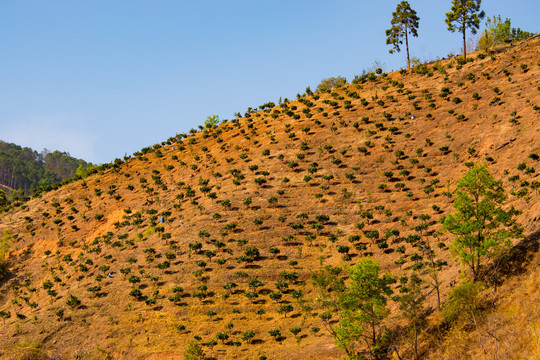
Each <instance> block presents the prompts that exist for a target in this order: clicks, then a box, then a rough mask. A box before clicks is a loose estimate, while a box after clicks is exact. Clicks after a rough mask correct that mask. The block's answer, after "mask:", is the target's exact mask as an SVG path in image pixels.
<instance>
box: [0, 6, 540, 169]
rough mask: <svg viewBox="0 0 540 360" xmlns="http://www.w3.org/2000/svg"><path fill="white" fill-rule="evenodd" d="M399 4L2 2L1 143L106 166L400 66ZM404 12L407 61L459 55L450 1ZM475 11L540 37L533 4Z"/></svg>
mask: <svg viewBox="0 0 540 360" xmlns="http://www.w3.org/2000/svg"><path fill="white" fill-rule="evenodd" d="M397 3H398V1H390V0H380V1H359V0H356V1H352V0H334V1H328V0H327V1H318V0H310V1H308V0H296V1H295V0H289V1H282V0H273V1H256V0H249V1H247V0H246V1H244V0H228V1H224V0H219V1H203V0H200V1H180V0H177V1H172V0H171V1H166V0H152V1H149V0H147V1H142V0H86V1H82V0H81V1H73V0H48V1H43V0H36V1H30V0H0V50H1V53H0V99H1V106H0V140H4V141H8V142H15V143H17V144H20V145H23V146H29V147H32V148H34V149H36V150H38V151H39V150H41V149H43V148H44V147H46V148H48V149H51V150H53V149H54V150H61V151H68V152H69V153H70V154H71V155H73V156H76V157H80V158H83V159H85V160H87V161H92V162H94V163H104V162H109V161H112V160H114V158H116V157H119V158H121V157H123V156H124V155H125V154H126V153H127V154H132V153H133V152H135V151H137V150H140V149H141V148H142V147H145V146H149V145H153V144H155V143H158V142H161V141H164V140H166V139H167V138H169V137H170V136H174V135H176V134H177V133H184V132H188V131H189V129H191V128H196V127H197V125H199V124H202V123H203V122H204V119H205V118H206V116H208V115H211V114H217V115H219V117H220V118H221V119H231V118H232V117H233V114H234V113H235V112H241V113H244V111H245V110H246V109H247V107H249V106H258V105H261V104H263V103H266V102H268V101H274V102H277V100H278V99H279V98H280V97H283V98H285V97H288V98H295V97H296V94H297V93H302V92H303V91H304V89H305V88H306V86H311V88H312V89H314V88H315V87H316V86H317V84H318V83H319V82H320V80H321V79H324V78H328V77H330V76H337V75H341V76H345V77H347V79H349V80H350V79H352V78H353V77H354V75H355V74H361V73H362V71H363V70H365V69H369V68H372V67H373V65H374V62H375V61H379V62H381V63H383V64H384V65H385V66H384V67H385V70H387V71H390V70H392V69H394V70H397V69H399V68H401V67H403V66H405V51H404V49H403V50H402V52H401V53H397V54H393V55H391V54H389V53H388V50H389V49H390V46H389V45H386V40H385V39H386V37H385V33H384V32H385V29H387V28H389V27H390V20H391V17H392V11H394V10H395V8H396V4H397ZM409 3H410V4H411V7H412V8H413V9H415V10H416V11H417V12H418V16H419V17H420V27H419V30H418V32H419V37H418V38H414V39H412V40H411V41H410V47H411V56H415V57H419V58H421V59H425V60H432V59H436V58H437V57H445V56H447V55H448V54H449V53H452V52H453V53H459V51H460V50H461V38H460V35H459V34H457V33H451V32H449V31H447V30H446V24H445V23H444V17H445V12H447V11H449V9H450V7H451V1H450V0H437V1H433V0H421V1H420V0H419V1H414V0H411V1H409ZM482 8H483V9H484V10H485V11H486V13H487V15H489V16H492V15H499V14H500V15H501V16H502V17H503V18H506V17H508V18H510V19H511V20H512V25H513V26H514V27H520V28H522V29H523V30H527V31H531V32H539V31H540V30H539V29H538V24H539V22H538V16H539V15H540V11H538V9H539V7H538V3H537V1H534V0H530V1H529V0H527V1H525V0H523V1H520V0H516V1H502V0H492V1H489V0H484V1H483V2H482Z"/></svg>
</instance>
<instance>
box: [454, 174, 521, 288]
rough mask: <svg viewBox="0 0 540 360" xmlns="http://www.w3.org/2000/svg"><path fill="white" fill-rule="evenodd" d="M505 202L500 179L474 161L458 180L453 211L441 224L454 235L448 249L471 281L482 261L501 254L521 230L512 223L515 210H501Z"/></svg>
mask: <svg viewBox="0 0 540 360" xmlns="http://www.w3.org/2000/svg"><path fill="white" fill-rule="evenodd" d="M505 201H506V195H505V194H504V190H503V188H502V181H501V180H495V178H494V177H493V176H492V175H491V174H490V173H489V170H488V168H487V166H485V165H478V164H476V165H475V166H474V167H473V168H472V169H470V170H469V171H468V172H467V173H466V174H465V176H463V178H462V179H461V180H459V181H458V184H457V197H456V200H455V201H454V204H453V206H454V208H455V209H456V212H455V213H453V214H451V215H448V216H447V217H446V219H445V221H444V227H445V229H446V230H448V231H449V232H450V233H451V234H453V235H455V239H454V241H453V243H452V246H451V247H450V250H451V251H452V252H453V253H454V254H455V255H456V256H457V257H459V259H460V260H461V262H462V263H463V264H464V265H465V266H467V267H468V268H469V270H470V271H471V274H472V277H473V281H476V280H477V279H478V276H479V269H480V265H481V264H482V261H483V260H485V258H494V257H496V256H498V255H500V254H501V251H504V249H505V248H508V247H509V246H510V239H511V238H516V237H519V236H520V235H521V233H522V231H523V229H522V228H521V227H519V226H518V225H517V224H516V223H515V219H514V216H515V215H517V211H516V210H514V208H513V207H512V208H510V209H509V210H504V209H503V204H504V202H505Z"/></svg>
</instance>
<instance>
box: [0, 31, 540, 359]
mask: <svg viewBox="0 0 540 360" xmlns="http://www.w3.org/2000/svg"><path fill="white" fill-rule="evenodd" d="M539 53H540V39H539V38H533V39H531V40H529V41H527V42H524V43H521V44H517V45H515V46H510V47H508V48H506V49H504V50H502V51H501V52H499V53H496V54H493V55H490V54H488V55H487V56H485V57H484V56H479V54H472V55H471V58H473V59H474V61H471V62H467V63H466V64H463V65H458V62H457V59H456V58H452V59H447V60H440V61H436V62H433V63H429V64H425V65H423V66H420V67H418V68H417V69H416V72H414V73H412V74H400V73H399V72H395V73H390V74H386V75H385V74H383V75H380V76H378V77H375V78H371V79H370V78H367V77H365V78H363V80H361V81H359V82H358V83H356V84H350V85H346V86H344V87H341V88H334V89H333V90H332V92H331V93H322V94H318V95H315V96H312V95H306V96H304V97H303V98H301V99H299V100H295V101H290V102H287V103H285V104H281V105H278V106H276V107H273V108H265V109H263V110H261V111H259V112H255V113H251V114H248V116H247V117H243V118H241V119H238V120H234V121H230V122H227V123H225V124H221V125H219V126H217V127H216V128H214V129H207V130H205V131H202V132H199V133H197V134H195V135H193V136H189V137H188V138H186V139H182V140H181V139H180V137H175V138H171V139H169V141H167V142H166V143H163V144H161V145H155V146H154V147H153V148H148V149H145V150H144V151H142V152H141V153H137V154H135V156H133V157H131V158H129V159H127V160H126V161H125V162H124V163H122V164H120V163H117V164H116V165H115V166H114V167H112V168H110V169H108V170H106V171H103V172H101V173H99V174H96V175H92V176H90V177H88V178H86V179H84V180H79V181H76V182H73V183H71V184H68V185H65V186H63V187H61V188H60V189H59V190H57V191H52V192H49V193H46V194H43V195H42V196H41V197H39V198H34V199H32V200H30V201H28V202H26V203H24V204H15V205H17V206H15V207H14V208H12V209H10V210H9V211H8V212H6V213H4V214H2V215H1V218H0V231H1V232H2V233H3V234H4V239H9V241H10V249H9V253H8V256H9V258H8V259H9V267H10V273H9V275H8V277H7V278H6V279H5V280H4V281H3V282H2V283H1V285H0V296H1V297H0V310H2V311H4V313H5V314H7V313H8V312H9V314H11V317H9V318H6V319H5V321H4V320H2V321H1V322H0V333H1V334H2V335H1V336H0V344H1V346H0V357H2V358H19V357H24V356H27V357H29V358H30V357H32V356H33V357H35V358H47V357H50V358H107V357H110V358H114V359H117V358H118V359H132V358H149V359H163V358H170V359H183V353H184V350H185V349H186V347H187V344H188V343H189V342H190V341H191V340H193V339H194V337H200V343H206V344H207V345H208V343H209V342H211V341H212V340H216V342H217V344H216V345H215V346H212V343H210V344H209V345H210V346H205V347H204V349H205V352H206V354H207V356H209V357H214V358H217V359H232V358H243V359H257V358H259V357H260V356H262V355H264V356H266V357H267V358H268V359H323V358H324V359H339V358H340V357H341V356H343V354H344V353H343V352H341V351H340V350H338V349H337V348H336V346H335V345H334V342H333V339H332V338H331V336H330V335H329V334H328V332H327V331H326V330H325V327H324V323H323V322H322V320H321V319H320V318H319V317H318V314H319V310H318V309H317V307H316V306H315V304H314V303H313V299H314V297H315V294H314V291H313V288H312V284H311V281H310V274H311V272H312V271H314V270H317V269H320V268H321V267H324V266H326V265H332V266H342V265H352V264H354V263H355V262H356V261H358V259H360V258H362V257H365V256H371V257H373V258H375V259H377V260H378V261H379V262H380V263H381V267H382V268H383V269H385V270H389V271H390V272H392V273H393V274H394V275H396V276H404V275H410V274H412V273H413V272H415V273H417V274H419V275H421V276H427V275H426V271H427V270H426V269H427V267H426V266H424V265H423V264H424V262H425V261H427V259H426V258H422V249H419V247H418V246H417V245H416V244H415V241H414V240H411V239H414V238H411V237H409V236H410V235H415V234H417V231H415V230H414V227H415V226H417V225H419V224H421V223H422V221H423V220H421V219H420V218H419V216H420V215H422V214H427V215H430V217H431V218H430V219H429V220H427V221H428V222H429V223H430V225H431V226H430V232H429V236H428V242H429V243H430V245H431V247H432V248H433V249H434V250H435V253H436V260H439V261H440V262H441V264H442V266H441V270H440V272H439V276H440V279H441V280H442V288H441V293H442V300H443V301H444V300H445V299H446V297H447V295H446V294H447V293H448V291H449V289H450V286H451V284H453V283H454V282H457V283H459V282H461V281H462V278H461V277H460V276H459V274H460V269H461V265H460V263H459V262H458V261H457V260H456V259H454V258H453V257H452V256H451V255H450V253H449V250H448V247H449V245H450V243H451V241H452V238H451V236H450V235H449V234H446V233H442V234H439V231H440V230H441V228H442V226H441V225H440V222H439V221H440V220H441V218H442V217H444V216H445V215H446V214H448V213H449V212H451V211H452V197H453V193H454V191H455V189H456V181H457V180H458V179H459V178H460V177H462V176H463V174H464V173H465V172H466V171H467V170H468V166H470V165H471V164H472V163H474V162H481V163H482V162H486V163H487V164H488V166H489V168H490V171H491V172H492V174H494V175H495V177H496V178H502V179H503V181H504V187H505V189H506V191H507V193H508V195H509V197H508V206H510V205H513V206H515V207H516V208H517V209H519V210H521V211H522V214H521V215H520V216H519V219H518V220H519V222H520V223H521V224H522V225H523V226H524V227H525V235H527V236H528V235H531V234H533V233H535V232H537V231H539V222H538V219H539V218H540V205H539V204H540V202H539V201H538V200H539V199H540V198H539V195H538V189H535V188H534V184H536V183H535V181H538V173H539V172H540V164H539V161H538V160H537V157H535V156H530V155H531V154H540V141H539V140H538V139H539V137H540V122H539V120H540V115H539V114H540V111H539V109H538V106H540V83H539V79H540V77H539V74H540V56H539V55H538V54H539ZM481 57H484V58H483V59H482V58H481ZM522 163H525V165H522V166H518V164H522ZM535 168H537V170H538V171H536V169H535ZM369 214H372V219H370V215H369ZM326 216H327V217H326ZM374 230H376V231H378V239H375V238H373V239H369V238H368V236H366V234H371V235H374V234H375V232H374ZM387 234H388V237H387V236H386V235H387ZM374 236H375V235H374ZM408 237H409V239H407V238H408ZM535 241H536V242H535ZM527 244H529V245H530V246H528V247H523V246H522V247H519V248H518V249H520V250H521V251H522V253H521V255H520V256H519V257H518V258H520V259H530V256H534V255H530V251H531V249H532V250H534V249H537V247H538V240H537V238H536V240H534V238H533V240H530V239H529V242H528V243H527ZM347 247H348V248H347ZM533 252H534V251H533ZM413 259H414V260H413ZM537 261H538V257H536V263H535V264H534V262H532V263H531V264H530V265H528V263H527V262H526V261H525V263H523V262H519V263H520V264H521V265H520V266H521V267H523V270H522V271H521V272H520V275H519V276H521V277H524V278H523V279H526V280H523V281H517V280H516V279H517V278H516V277H515V276H512V275H511V272H508V273H509V274H510V275H508V280H507V281H505V282H504V284H503V285H502V286H501V287H500V288H499V289H498V290H497V291H498V294H500V296H502V297H504V298H503V299H502V300H501V301H500V302H499V303H497V304H496V306H499V307H497V308H496V309H495V310H492V311H494V312H496V311H498V310H497V309H500V311H501V312H500V313H497V314H516V315H515V317H516V318H517V317H520V320H519V321H517V320H516V322H515V324H520V325H519V326H518V327H516V328H515V329H514V330H513V331H514V333H513V334H514V335H515V336H514V341H510V340H509V341H506V340H505V339H504V338H503V337H500V340H498V342H494V341H492V340H490V339H488V340H486V341H485V343H482V346H483V347H484V348H485V349H487V350H485V352H484V353H482V351H479V352H478V353H474V356H475V357H478V358H486V359H487V358H493V357H492V355H491V354H492V352H490V351H492V350H491V349H492V348H493V347H494V346H496V347H497V348H498V349H499V350H498V351H502V350H500V349H503V348H504V349H506V350H504V351H507V353H509V354H510V353H511V352H512V351H514V354H518V355H517V357H513V356H514V355H512V356H510V355H509V356H508V357H507V358H533V356H535V353H534V352H535V351H536V352H537V353H536V356H539V354H538V351H539V350H540V349H539V347H538V341H539V340H538V339H539V335H538V329H539V328H540V315H539V311H538V306H537V305H532V306H534V307H526V304H527V301H529V300H530V301H538V300H539V299H540V294H538V286H537V285H538V280H537V279H538V271H539V269H538V265H537V264H538V262H537ZM516 266H517V265H516ZM253 279H255V280H253ZM256 280H258V281H256ZM535 281H536V282H535ZM233 283H234V284H236V285H237V286H236V287H234V285H232V284H233ZM534 284H536V285H534ZM398 287H399V283H397V284H395V285H394V288H395V289H396V292H397V291H399V290H398ZM431 290H432V289H431V288H430V287H429V286H428V285H426V288H425V292H426V293H428V292H429V291H431ZM489 291H491V290H489ZM276 293H281V298H279V295H275V294H276ZM272 294H274V295H272ZM71 296H74V297H75V298H77V299H79V300H80V304H78V303H76V302H75V303H74V302H73V301H69V300H70V299H71V300H73V298H70V297H71ZM514 299H515V300H514ZM518 299H519V301H518ZM428 302H429V304H430V306H432V307H433V308H436V297H435V293H434V292H432V293H431V295H429V296H428ZM68 303H69V304H68ZM70 304H71V305H70ZM287 305H291V306H292V309H291V308H290V307H289V308H287ZM390 305H391V307H392V314H391V316H390V318H389V320H388V323H387V324H386V325H387V326H388V327H389V328H391V329H392V328H396V329H397V328H398V327H399V326H400V325H402V324H403V321H402V320H401V318H400V314H399V311H398V309H397V305H396V304H393V303H392V304H390ZM280 309H281V311H280ZM524 309H526V310H527V311H528V313H527V316H526V319H525V317H524V315H523V314H524V313H523V311H525V310H524ZM286 310H289V311H286ZM508 316H510V315H508ZM512 316H514V315H512ZM437 317H438V311H434V313H433V314H432V315H431V320H430V321H432V324H436V323H437V321H438V320H437ZM498 319H499V318H498ZM501 319H502V320H501V322H503V323H505V324H506V326H511V324H512V321H509V320H507V319H508V318H507V317H505V316H503V315H501ZM508 324H510V325H508ZM493 326H495V325H493ZM293 327H300V328H301V331H300V333H299V334H297V335H296V336H295V335H293V334H291V333H290V332H289V329H291V328H293ZM433 327H435V325H432V328H431V329H430V328H429V327H427V328H426V334H428V335H425V336H424V337H423V341H422V353H423V354H424V355H423V356H428V355H429V354H432V356H435V355H433V354H439V355H437V356H446V357H447V358H459V355H456V354H459V353H460V352H459V351H457V350H456V349H458V347H459V346H461V345H462V344H463V345H464V346H462V347H463V348H465V344H467V343H472V342H473V341H477V340H474V339H479V338H480V336H484V335H483V334H484V333H482V332H480V333H479V335H478V336H474V339H473V340H471V338H472V337H473V336H472V335H467V334H475V333H474V332H473V330H471V332H470V333H468V332H467V331H468V330H467V328H465V329H460V330H459V331H463V333H461V332H459V333H456V331H458V330H451V331H445V332H443V333H442V334H443V335H441V337H440V338H437V337H438V335H433V334H441V333H440V332H436V331H435V330H433ZM501 328H502V327H501ZM272 329H279V330H280V331H281V334H282V337H281V338H280V339H279V340H280V341H276V340H275V339H274V337H272V336H270V334H269V330H272ZM317 329H320V331H317ZM504 329H506V328H504ZM531 329H532V330H531ZM534 329H536V330H534ZM469 330H470V329H469ZM247 331H253V332H254V337H253V338H251V339H250V340H247V339H246V338H245V337H244V339H243V335H244V334H245V332H247ZM437 331H442V330H440V329H439V330H437ZM477 331H480V330H477ZM534 331H536V333H535V332H534ZM219 333H222V334H225V335H218V334H219ZM429 334H431V335H429ZM535 334H536V335H535ZM216 336H219V337H222V339H221V340H219V339H217V338H216ZM445 336H448V339H449V340H448V341H446V340H445ZM467 336H469V338H467ZM497 336H498V335H497ZM225 337H226V338H225ZM436 338H437V339H436ZM515 338H519V339H520V342H519V348H516V347H518V342H516V341H515ZM450 340H452V342H451V341H450ZM455 341H462V342H461V343H458V345H459V346H458V345H455V344H454V343H453V342H455ZM490 341H491V342H490ZM535 342H536V343H535ZM534 344H536V346H537V348H536V349H535V348H534ZM400 346H401V348H400V352H401V353H403V354H409V356H410V355H411V354H410V352H409V353H408V351H410V346H409V345H407V344H405V343H402V344H401V345H400ZM512 346H514V348H513V347H512ZM478 349H481V348H480V347H478ZM461 353H463V352H461ZM441 354H444V355H441ZM501 354H502V352H501ZM500 356H502V355H500ZM434 358H435V357H434ZM439 358H440V357H439ZM501 358H502V357H501Z"/></svg>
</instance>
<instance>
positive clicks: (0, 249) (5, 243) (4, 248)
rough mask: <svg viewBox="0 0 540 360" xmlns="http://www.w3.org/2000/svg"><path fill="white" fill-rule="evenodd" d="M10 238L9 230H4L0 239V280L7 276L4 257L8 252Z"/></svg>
mask: <svg viewBox="0 0 540 360" xmlns="http://www.w3.org/2000/svg"><path fill="white" fill-rule="evenodd" d="M11 239H12V236H11V235H10V234H9V230H5V231H4V234H3V235H2V239H0V280H2V278H4V276H6V275H7V272H8V269H7V259H6V255H7V252H8V250H9V246H10V243H11Z"/></svg>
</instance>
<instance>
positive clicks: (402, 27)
mask: <svg viewBox="0 0 540 360" xmlns="http://www.w3.org/2000/svg"><path fill="white" fill-rule="evenodd" d="M419 20H420V18H419V17H418V16H417V15H416V11H414V10H413V9H411V6H410V5H409V3H408V2H407V1H402V2H401V3H399V4H398V5H397V7H396V11H395V12H393V13H392V21H391V22H390V23H391V24H392V27H391V28H390V29H388V30H386V36H387V38H386V44H388V45H390V44H392V45H394V47H393V48H392V49H391V50H390V54H393V53H394V51H397V52H399V51H401V49H400V47H399V45H401V44H403V40H402V39H403V37H405V47H406V48H407V69H410V68H411V61H410V58H409V33H410V34H411V35H412V36H415V37H418V32H417V30H418V21H419Z"/></svg>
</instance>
